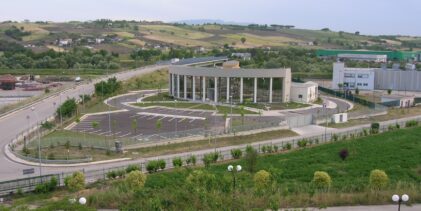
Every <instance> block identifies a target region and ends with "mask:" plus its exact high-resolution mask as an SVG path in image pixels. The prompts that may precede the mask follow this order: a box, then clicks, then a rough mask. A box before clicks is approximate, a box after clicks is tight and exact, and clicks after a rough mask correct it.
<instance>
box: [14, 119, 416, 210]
mask: <svg viewBox="0 0 421 211" xmlns="http://www.w3.org/2000/svg"><path fill="white" fill-rule="evenodd" d="M420 135H421V128H419V127H417V128H412V129H401V130H397V131H392V132H387V133H383V134H379V135H374V136H369V137H364V138H359V139H355V140H348V141H341V142H336V143H331V144H324V145H320V146H315V147H311V148H305V149H302V150H293V151H291V152H289V153H281V154H269V155H265V156H260V157H259V158H258V160H257V165H256V170H257V171H258V170H266V171H268V172H270V174H271V178H272V179H271V180H272V183H271V185H269V186H268V187H266V188H263V189H256V188H255V186H254V184H255V183H254V181H253V176H254V174H250V173H249V172H247V171H244V170H243V171H242V172H240V173H237V174H236V178H237V181H236V185H237V186H236V187H237V189H236V191H235V192H234V191H233V190H232V188H231V187H232V175H231V173H229V172H227V170H226V168H227V165H229V164H234V165H237V164H240V165H242V166H243V168H244V167H245V166H246V163H245V161H244V160H237V161H232V162H228V163H227V162H225V163H221V164H216V165H213V166H211V167H210V168H208V169H204V168H201V167H200V168H199V169H200V170H202V171H204V172H208V175H209V176H208V177H205V178H202V179H203V180H202V181H203V182H204V183H199V184H195V183H193V184H191V183H188V182H187V177H188V176H189V175H190V174H191V172H192V170H194V169H195V168H193V169H192V168H191V167H189V168H180V169H176V170H173V171H169V172H162V173H156V174H152V175H148V178H147V180H146V183H145V187H144V188H142V189H140V190H130V189H128V187H127V186H125V185H124V183H123V182H122V181H121V180H115V181H109V182H105V183H104V182H101V183H98V184H97V185H94V186H92V187H91V189H90V190H89V191H84V192H83V193H84V194H86V196H87V197H88V202H89V207H90V208H119V209H123V210H128V209H146V210H154V209H163V210H223V209H224V208H227V209H230V208H232V207H236V208H237V209H238V210H265V209H274V210H277V209H278V208H280V207H282V208H290V207H330V206H341V205H342V206H343V205H370V204H391V203H392V202H391V200H390V197H391V195H392V194H395V193H398V194H403V193H406V194H409V196H410V204H411V203H420V202H421V185H420V182H421V163H420V160H421V140H420V139H419V137H420ZM342 149H348V151H349V157H348V158H346V160H341V159H340V157H339V156H338V152H339V151H340V150H342ZM373 169H381V170H384V171H385V172H386V173H387V175H388V177H389V184H388V186H387V187H385V188H383V189H380V190H376V191H375V190H372V189H371V188H369V174H370V171H371V170H373ZM319 170H321V171H326V172H328V173H329V175H330V176H331V178H332V186H331V188H330V189H329V190H323V191H322V190H318V189H316V188H314V187H313V186H312V185H311V180H312V177H313V173H314V172H315V171H319ZM58 194H62V195H63V193H62V192H58ZM78 194H80V193H78ZM68 195H72V194H68ZM234 196H235V197H234ZM28 197H31V195H30V196H28ZM233 197H234V198H233ZM24 198H25V197H24ZM24 198H23V199H17V200H24ZM50 198H52V196H51V197H50ZM60 199H61V201H62V203H61V205H59V203H56V202H55V201H57V200H60ZM40 200H44V203H43V206H47V207H49V208H51V207H52V206H65V205H66V204H68V203H67V202H66V197H63V196H61V198H60V197H55V200H54V201H53V200H50V199H40ZM48 200H49V201H48ZM38 202H39V201H37V202H32V203H38ZM29 203H31V202H29Z"/></svg>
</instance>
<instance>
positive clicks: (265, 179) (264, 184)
mask: <svg viewBox="0 0 421 211" xmlns="http://www.w3.org/2000/svg"><path fill="white" fill-rule="evenodd" d="M253 181H254V187H255V188H256V189H257V190H264V189H266V188H268V187H269V185H270V184H271V175H270V173H269V172H267V171H265V170H260V171H258V172H257V173H256V174H255V175H254V177H253Z"/></svg>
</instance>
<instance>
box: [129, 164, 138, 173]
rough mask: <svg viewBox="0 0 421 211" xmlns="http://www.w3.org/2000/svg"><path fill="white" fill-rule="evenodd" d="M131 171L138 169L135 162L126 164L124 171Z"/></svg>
mask: <svg viewBox="0 0 421 211" xmlns="http://www.w3.org/2000/svg"><path fill="white" fill-rule="evenodd" d="M132 171H140V167H139V166H138V165H135V164H132V165H129V166H127V168H126V172H127V173H130V172H132Z"/></svg>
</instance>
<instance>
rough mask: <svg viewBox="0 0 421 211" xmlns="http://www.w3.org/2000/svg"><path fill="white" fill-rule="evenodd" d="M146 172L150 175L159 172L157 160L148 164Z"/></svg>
mask: <svg viewBox="0 0 421 211" xmlns="http://www.w3.org/2000/svg"><path fill="white" fill-rule="evenodd" d="M146 170H147V171H148V172H149V173H153V172H157V171H158V170H159V164H158V161H157V160H151V161H149V162H148V165H146Z"/></svg>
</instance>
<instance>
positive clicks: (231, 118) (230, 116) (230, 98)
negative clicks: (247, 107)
mask: <svg viewBox="0 0 421 211" xmlns="http://www.w3.org/2000/svg"><path fill="white" fill-rule="evenodd" d="M230 109H231V114H230V130H232V95H230Z"/></svg>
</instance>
